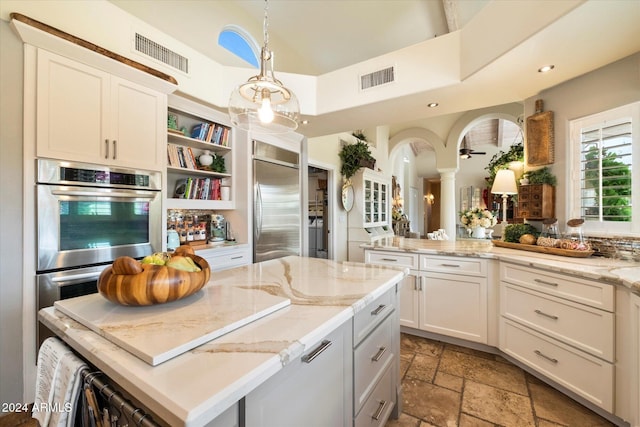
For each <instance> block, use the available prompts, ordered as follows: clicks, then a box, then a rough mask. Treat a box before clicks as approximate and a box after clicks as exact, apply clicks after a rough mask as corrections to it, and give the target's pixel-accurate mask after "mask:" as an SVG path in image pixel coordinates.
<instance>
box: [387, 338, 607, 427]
mask: <svg viewBox="0 0 640 427" xmlns="http://www.w3.org/2000/svg"><path fill="white" fill-rule="evenodd" d="M400 371H401V372H400V373H401V376H402V385H403V406H402V414H401V416H400V418H399V419H398V420H390V421H389V422H387V424H386V426H385V427H431V426H436V427H456V426H457V427H472V426H473V427H491V426H502V427H526V426H532V427H557V426H579V427H595V426H613V425H614V424H612V423H610V422H609V421H607V420H606V419H604V418H602V417H600V416H599V415H597V414H596V413H594V412H593V411H591V410H589V409H587V408H585V407H584V406H582V405H580V404H579V403H576V402H575V401H573V400H572V399H570V398H568V397H566V396H565V395H564V394H562V393H560V392H559V391H556V390H555V389H553V388H552V387H550V386H548V385H546V384H545V383H543V382H541V381H540V380H538V379H537V378H535V377H533V376H532V375H530V374H528V373H526V372H524V371H523V370H522V369H520V368H519V367H517V366H515V365H513V364H512V363H510V362H509V361H507V360H506V359H504V358H503V357H500V356H498V355H494V354H490V353H485V352H482V351H477V350H473V349H469V348H464V347H460V346H456V345H453V344H446V343H442V342H439V341H433V340H429V339H425V338H420V337H416V336H412V335H408V334H404V333H403V334H402V339H401V351H400Z"/></svg>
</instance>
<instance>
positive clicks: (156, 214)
mask: <svg viewBox="0 0 640 427" xmlns="http://www.w3.org/2000/svg"><path fill="white" fill-rule="evenodd" d="M160 190H161V175H160V173H159V172H150V171H142V170H131V169H122V168H116V167H110V166H100V165H92V164H86V163H77V162H65V161H58V160H49V159H38V160H37V180H36V200H37V202H36V207H37V273H36V286H37V292H36V295H37V309H38V310H40V309H41V308H43V307H49V306H51V305H53V302H54V301H57V300H60V299H65V298H71V297H74V296H79V295H85V294H88V293H93V292H96V291H97V281H98V277H99V276H100V273H101V272H102V270H103V269H104V268H106V267H107V265H109V264H111V262H113V260H115V259H116V258H117V257H119V256H130V257H133V258H141V257H143V256H145V255H149V254H151V253H153V252H156V251H160V250H161V248H162V242H161V239H162V228H161V227H162V197H161V192H160ZM46 335H48V333H47V331H46V329H45V328H44V327H43V326H42V325H40V326H39V330H38V342H39V343H40V342H42V340H43V339H44V338H45V336H46Z"/></svg>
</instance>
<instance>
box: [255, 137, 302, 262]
mask: <svg viewBox="0 0 640 427" xmlns="http://www.w3.org/2000/svg"><path fill="white" fill-rule="evenodd" d="M299 159H300V156H299V155H298V153H294V152H292V151H289V150H285V149H282V148H279V147H275V146H273V145H270V144H266V143H263V142H260V141H254V143H253V262H260V261H266V260H269V259H274V258H281V257H284V256H287V255H300V254H301V243H300V242H301V230H302V228H301V225H302V221H301V220H302V212H301V209H302V206H301V192H300V161H299Z"/></svg>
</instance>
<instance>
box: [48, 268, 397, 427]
mask: <svg viewBox="0 0 640 427" xmlns="http://www.w3.org/2000/svg"><path fill="white" fill-rule="evenodd" d="M406 274H407V271H406V270H403V269H398V268H389V267H383V266H368V265H364V264H358V263H349V262H335V261H329V260H321V259H312V258H302V257H286V258H281V259H277V260H271V261H266V262H262V263H258V264H253V265H249V266H244V267H239V268H235V269H231V270H226V271H222V272H219V273H215V274H213V275H212V279H211V281H210V282H209V283H208V284H207V285H206V286H205V288H204V289H203V291H204V290H205V289H206V288H208V287H225V286H226V287H237V288H240V289H243V290H245V291H246V290H249V291H250V292H255V293H265V292H266V293H268V294H270V295H277V296H279V297H284V298H288V299H289V300H290V301H291V304H290V305H288V306H286V307H284V308H281V309H279V310H277V311H275V312H273V313H271V314H269V315H267V316H264V317H262V318H260V319H258V320H255V321H253V322H251V323H249V324H247V325H245V326H242V327H240V328H238V329H236V330H234V331H232V332H229V333H227V334H225V335H223V336H220V337H218V338H216V339H213V340H212V341H209V342H206V343H204V344H201V345H199V346H197V347H196V348H194V349H191V350H188V351H186V352H184V353H182V354H180V355H177V356H175V357H173V358H172V359H170V360H168V361H166V362H164V363H161V364H159V365H157V366H151V365H150V364H148V363H146V362H144V361H143V360H142V359H140V358H138V357H136V356H135V355H133V354H132V353H130V352H129V351H126V350H124V349H123V348H121V347H120V346H118V345H116V344H114V343H113V342H111V341H110V340H108V339H106V338H105V337H103V336H101V335H100V334H99V333H96V332H94V331H92V330H91V329H89V328H87V327H85V326H83V325H82V324H80V323H78V322H76V321H74V320H72V319H71V318H70V317H68V316H66V315H64V314H63V313H62V312H60V311H59V310H56V309H55V308H53V307H50V308H46V309H43V310H41V311H40V320H41V321H42V322H43V323H44V324H45V325H47V326H48V327H49V328H50V329H51V330H53V331H54V332H55V333H56V334H57V335H58V336H59V337H60V338H62V339H63V340H64V341H65V342H66V343H67V344H68V345H69V346H70V347H72V348H73V349H74V350H75V351H76V352H77V353H78V354H80V356H81V357H83V358H84V359H86V360H87V361H88V362H89V363H91V364H92V365H94V366H95V367H96V368H97V369H99V370H101V371H102V372H103V373H104V374H105V375H106V376H107V377H108V379H109V381H111V382H113V383H115V384H116V385H117V386H118V387H119V388H120V389H121V390H124V391H125V392H126V393H127V394H128V395H130V396H131V397H132V398H133V399H134V400H136V401H138V402H139V403H140V404H141V405H143V406H144V408H145V409H146V410H148V411H150V412H151V413H152V416H153V417H154V420H156V421H160V423H161V424H166V425H171V426H180V425H185V426H200V425H207V424H208V423H210V422H215V420H216V419H217V418H218V417H219V416H220V415H221V414H228V412H229V411H231V412H233V413H234V415H236V416H237V414H238V410H242V411H245V413H243V414H242V416H243V417H245V416H246V417H247V420H249V419H252V417H253V418H256V412H255V410H254V409H256V408H259V409H260V411H265V410H267V409H268V405H267V406H265V405H262V403H261V402H263V401H264V399H262V400H260V399H261V397H260V396H264V395H265V394H266V395H267V396H268V395H269V393H268V390H264V388H265V387H266V386H269V385H270V384H271V383H273V381H274V380H275V381H278V378H279V377H278V374H282V373H283V372H285V373H286V372H290V373H291V374H292V375H293V374H295V373H296V372H297V371H293V370H290V371H287V369H289V368H291V369H293V367H294V366H293V365H295V364H299V363H300V360H301V358H302V360H303V361H309V362H310V360H309V358H310V357H308V356H309V353H310V352H313V350H314V349H319V347H318V346H319V345H322V344H324V345H325V346H326V345H327V344H326V343H325V341H326V340H325V337H327V336H329V335H331V334H335V333H336V331H341V333H342V335H340V337H341V338H339V340H341V342H342V344H343V346H344V350H343V351H342V352H341V353H339V354H338V355H339V356H340V359H341V360H340V362H341V363H340V365H341V366H340V372H341V373H342V374H344V375H342V376H341V377H340V378H342V379H341V381H344V383H343V384H332V386H333V389H332V390H329V393H328V394H332V393H333V394H335V395H337V396H339V397H340V398H341V399H343V398H346V401H345V402H344V405H345V407H344V408H342V409H341V410H342V411H343V412H344V416H343V414H338V418H340V419H343V420H344V423H340V424H344V425H351V424H353V420H354V419H356V418H357V417H360V416H364V415H362V414H364V413H365V412H367V411H369V409H370V407H371V404H373V409H374V411H373V412H374V413H375V415H377V416H378V417H379V418H381V421H382V423H384V420H385V419H386V418H388V417H389V414H390V413H391V411H392V410H393V409H394V407H395V408H397V406H398V405H397V403H398V402H399V397H398V396H399V394H400V385H399V381H398V370H399V366H398V365H399V355H398V352H399V333H400V332H399V327H398V325H397V310H396V307H395V305H396V304H397V285H398V283H399V282H400V281H401V280H402V279H403V278H404V277H405V276H406ZM197 295H198V294H194V295H192V296H191V297H197ZM191 297H189V298H191ZM78 298H87V299H88V298H102V297H101V296H99V295H93V296H91V295H89V296H84V297H78ZM233 303H234V304H240V305H242V304H243V301H234V302H233ZM183 304H184V301H183ZM246 304H247V303H246V302H245V305H246ZM131 310H136V307H131ZM171 326H172V327H173V328H175V335H176V336H179V334H180V330H179V329H180V327H183V328H189V325H171ZM118 327H119V328H130V329H131V330H132V333H134V332H135V330H136V328H145V327H148V326H146V325H136V324H130V325H126V324H120V325H118ZM379 331H384V332H385V333H380V332H379ZM378 336H380V339H384V340H385V341H386V342H388V343H389V344H388V345H390V346H391V348H388V349H386V350H387V351H386V354H384V353H385V351H384V350H382V351H380V350H381V348H382V347H381V348H377V347H376V345H373V348H372V351H373V354H371V355H368V354H367V355H366V357H365V359H363V360H369V359H372V358H373V359H376V358H377V359H378V360H379V361H380V363H381V365H380V366H381V367H380V369H379V370H378V369H376V370H375V371H371V370H369V371H367V372H373V373H372V374H371V376H370V378H371V380H370V381H369V380H367V381H368V382H367V383H366V384H364V385H362V386H360V385H359V384H358V383H357V382H358V381H362V380H361V379H359V378H357V379H356V380H354V377H357V376H358V374H359V373H360V372H359V370H360V368H361V367H360V366H359V364H360V362H359V361H360V360H361V359H360V358H359V357H360V356H359V353H360V352H361V350H362V349H365V348H366V347H367V346H370V344H371V343H370V342H369V341H370V340H371V339H378V338H377V337H378ZM374 344H375V343H374ZM329 345H330V344H329ZM340 345H341V343H340V342H337V343H336V344H335V347H336V348H341V347H340ZM319 353H320V350H319V352H318V354H319ZM383 354H384V356H383ZM373 356H375V357H373ZM305 357H306V359H305ZM321 357H322V355H321V354H320V355H319V356H318V359H321ZM311 360H313V359H311ZM365 364H366V363H365ZM290 365H291V366H290ZM309 366H314V365H313V363H310V364H309ZM364 368H366V369H369V367H367V366H364ZM336 370H338V367H336ZM316 374H318V375H320V376H329V375H328V373H327V372H319V373H316ZM367 378H369V377H367ZM354 382H355V383H356V384H355V385H354ZM384 384H386V385H390V386H391V388H392V389H393V396H390V399H386V400H387V402H386V403H387V404H385V405H381V406H380V407H377V402H376V401H375V399H372V398H371V396H372V395H373V394H375V393H376V392H379V391H381V390H382V389H384V388H385V387H383V385H384ZM261 386H262V389H261ZM386 388H390V387H386ZM294 391H295V389H294ZM325 391H326V390H316V389H314V387H313V384H305V385H304V389H301V390H300V393H299V396H302V395H304V394H310V395H311V396H312V397H314V398H315V399H316V400H317V401H321V400H323V399H325V398H324V397H323V396H322V395H321V393H323V392H325ZM383 391H384V390H383ZM265 392H266V393H265ZM261 393H262V394H261ZM316 393H317V395H316ZM254 395H255V396H257V397H255V398H254V397H253V396H254ZM245 400H246V401H247V403H246V404H245V403H244V402H245ZM370 400H371V401H372V402H369V401H370ZM388 400H391V401H390V402H389V401H388ZM240 401H242V402H243V403H242V405H240V406H238V402H240ZM249 402H251V403H249ZM253 402H255V406H252V405H253ZM369 403H371V404H369ZM280 404H281V405H282V409H283V412H287V411H288V409H287V408H288V407H289V406H291V405H292V404H295V402H289V401H286V400H285V399H282V402H280ZM261 405H262V406H261ZM383 406H384V407H383ZM239 407H241V408H242V409H238V408H239ZM265 408H266V409H265ZM396 410H397V409H396ZM225 411H226V412H225ZM252 411H253V412H252ZM292 412H293V411H292ZM367 416H368V415H367ZM257 419H260V416H259V414H258V415H257ZM313 424H314V420H313V418H310V419H309V422H308V423H307V425H313ZM231 425H233V424H231ZM247 425H249V424H247ZM255 425H258V424H255ZM264 425H268V424H264ZM382 425H383V424H382Z"/></svg>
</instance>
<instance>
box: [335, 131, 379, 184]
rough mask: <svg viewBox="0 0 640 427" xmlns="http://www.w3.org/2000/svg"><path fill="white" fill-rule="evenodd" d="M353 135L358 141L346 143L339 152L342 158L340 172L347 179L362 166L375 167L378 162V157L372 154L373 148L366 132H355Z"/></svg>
mask: <svg viewBox="0 0 640 427" xmlns="http://www.w3.org/2000/svg"><path fill="white" fill-rule="evenodd" d="M353 136H354V137H355V138H356V142H355V143H354V144H345V145H344V146H343V147H342V150H340V153H339V154H338V155H339V156H340V160H342V167H341V169H340V173H341V174H342V175H343V176H344V177H345V179H346V180H348V179H349V178H351V177H352V176H353V175H355V173H356V172H357V171H358V169H360V168H361V167H368V168H370V169H373V168H374V167H375V164H376V159H375V158H374V157H373V156H372V155H371V150H370V149H369V144H367V139H366V137H365V136H364V134H363V133H362V132H354V133H353Z"/></svg>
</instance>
